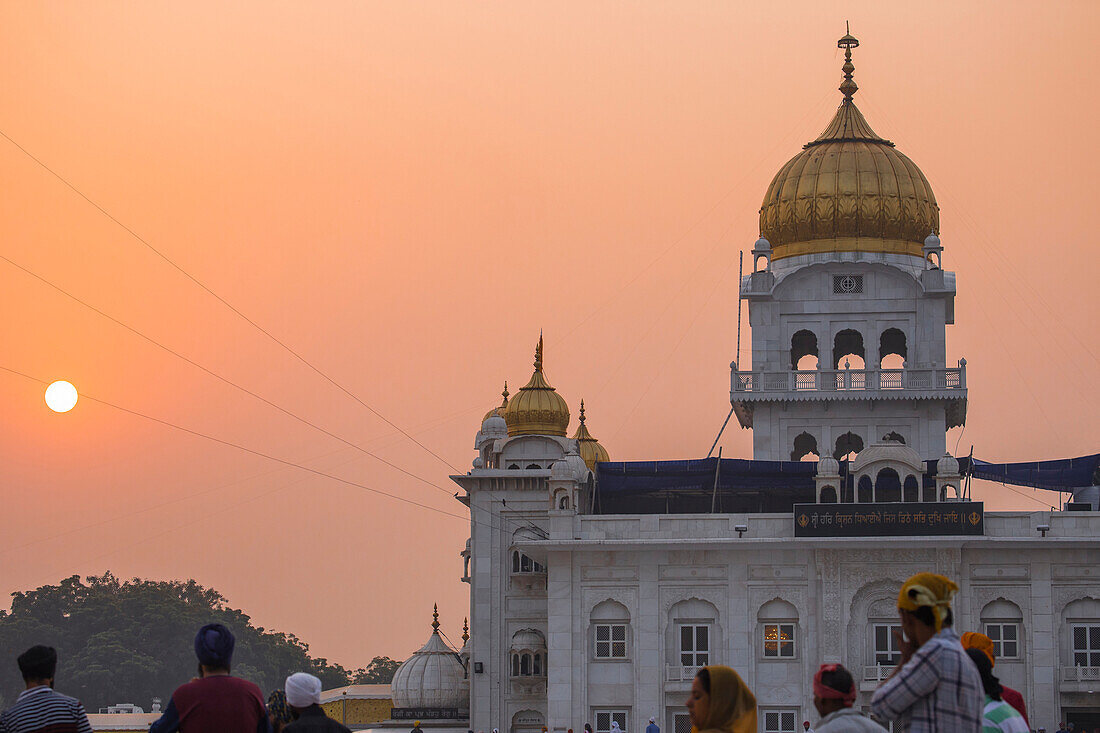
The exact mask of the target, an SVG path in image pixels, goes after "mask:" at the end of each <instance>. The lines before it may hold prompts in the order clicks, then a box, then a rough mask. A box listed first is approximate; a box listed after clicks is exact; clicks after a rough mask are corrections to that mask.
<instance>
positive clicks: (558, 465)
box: [550, 458, 573, 481]
mask: <svg viewBox="0 0 1100 733" xmlns="http://www.w3.org/2000/svg"><path fill="white" fill-rule="evenodd" d="M550 478H551V479H554V480H555V481H572V480H573V468H572V467H571V466H570V465H569V462H568V461H566V460H565V459H564V458H561V459H559V460H556V461H554V463H553V465H551V466H550Z"/></svg>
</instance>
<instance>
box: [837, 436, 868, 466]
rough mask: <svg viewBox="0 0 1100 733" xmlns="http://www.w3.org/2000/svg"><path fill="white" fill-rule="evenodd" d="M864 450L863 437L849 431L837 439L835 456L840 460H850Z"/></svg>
mask: <svg viewBox="0 0 1100 733" xmlns="http://www.w3.org/2000/svg"><path fill="white" fill-rule="evenodd" d="M861 450H863V438H861V437H859V436H858V435H856V434H855V433H853V432H851V431H849V432H847V433H844V435H841V436H840V437H839V438H837V439H836V448H835V450H833V458H835V459H837V460H838V461H850V460H852V459H854V458H855V457H856V456H857V455H858V454H859V452H860V451H861Z"/></svg>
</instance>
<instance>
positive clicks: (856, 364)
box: [833, 328, 866, 369]
mask: <svg viewBox="0 0 1100 733" xmlns="http://www.w3.org/2000/svg"><path fill="white" fill-rule="evenodd" d="M865 358H866V351H865V349H864V348H863V334H861V333H860V332H859V331H857V330H855V329H854V328H846V329H844V330H843V331H841V332H840V333H838V334H837V335H836V336H835V337H834V338H833V369H842V368H844V364H845V362H847V363H848V366H849V368H851V369H863V368H864V363H863V360H864V359H865Z"/></svg>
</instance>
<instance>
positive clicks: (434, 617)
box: [432, 603, 439, 633]
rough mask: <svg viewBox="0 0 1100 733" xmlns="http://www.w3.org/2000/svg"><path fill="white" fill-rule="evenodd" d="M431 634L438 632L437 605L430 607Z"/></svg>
mask: <svg viewBox="0 0 1100 733" xmlns="http://www.w3.org/2000/svg"><path fill="white" fill-rule="evenodd" d="M432 632H433V633H438V632H439V604H438V603H435V604H433V605H432Z"/></svg>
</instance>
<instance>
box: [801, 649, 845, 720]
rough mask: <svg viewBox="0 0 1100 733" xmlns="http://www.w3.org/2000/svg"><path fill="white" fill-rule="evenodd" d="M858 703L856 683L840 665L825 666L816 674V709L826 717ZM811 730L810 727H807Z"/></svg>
mask: <svg viewBox="0 0 1100 733" xmlns="http://www.w3.org/2000/svg"><path fill="white" fill-rule="evenodd" d="M855 702H856V683H855V680H854V679H852V673H851V672H849V671H848V670H846V669H844V666H843V665H840V664H823V665H821V667H820V668H819V669H818V670H817V673H816V674H814V707H815V708H817V714H818V715H820V716H821V717H823V718H824V717H825V716H826V715H829V714H830V713H835V712H836V711H837V710H840V709H842V708H850V707H852V705H854V704H855ZM805 727H807V728H809V727H810V726H809V725H807V726H805Z"/></svg>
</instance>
